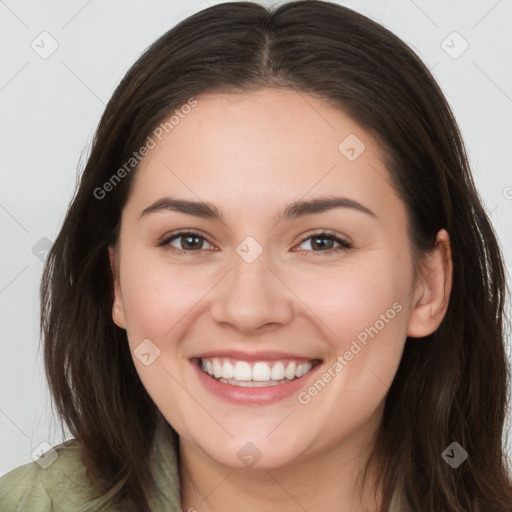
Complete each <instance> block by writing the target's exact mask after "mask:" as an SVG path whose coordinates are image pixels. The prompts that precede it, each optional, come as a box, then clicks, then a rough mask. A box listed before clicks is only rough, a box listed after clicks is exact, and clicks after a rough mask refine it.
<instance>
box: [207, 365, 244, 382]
mask: <svg viewBox="0 0 512 512" xmlns="http://www.w3.org/2000/svg"><path fill="white" fill-rule="evenodd" d="M208 373H209V372H208ZM251 374H252V371H251V365H250V364H249V363H246V362H245V361H237V362H236V364H235V374H234V375H233V378H234V379H235V380H252V375H251ZM210 375H211V374H210Z"/></svg>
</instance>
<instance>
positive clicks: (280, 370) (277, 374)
mask: <svg viewBox="0 0 512 512" xmlns="http://www.w3.org/2000/svg"><path fill="white" fill-rule="evenodd" d="M270 378H271V379H272V380H282V379H284V364H283V363H281V362H280V361H278V362H277V363H276V364H275V365H274V366H272V371H271V372H270ZM267 380H268V379H267Z"/></svg>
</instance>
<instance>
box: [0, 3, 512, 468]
mask: <svg viewBox="0 0 512 512" xmlns="http://www.w3.org/2000/svg"><path fill="white" fill-rule="evenodd" d="M214 3H219V2H213V1H211V0H210V1H197V2H194V1H184V0H172V1H170V0H167V1H156V0H152V1H147V0H146V1H142V0H138V1H126V0H124V1H121V0H116V1H114V0H110V1H109V2H106V1H100V0H89V1H87V0H79V1H75V0H73V1H70V0H68V1H64V0H62V1H36V0H31V1H14V0H0V27H1V31H0V140H1V141H2V146H1V151H0V180H1V181H0V183H1V188H0V229H1V232H0V236H1V242H0V243H1V248H2V249H1V252H0V322H1V324H0V325H1V331H0V332H1V336H2V338H1V344H0V393H1V394H0V475H2V474H4V473H6V472H8V471H10V470H11V469H13V468H14V467H16V466H18V465H20V464H24V463H27V462H30V461H31V460H32V458H31V453H32V452H33V450H34V449H36V448H37V447H38V446H40V443H42V442H47V443H49V444H50V445H55V444H58V443H59V442H61V441H62V438H61V437H60V435H59V429H58V428H56V423H55V421H54V419H53V418H52V416H51V413H50V408H49V403H50V401H49V394H48V390H47V386H46V381H45V378H44V373H43V365H42V357H41V355H42V354H41V349H40V348H39V335H38V314H39V313H38V310H39V307H38V287H39V280H40V277H41V270H42V262H41V261H40V260H41V259H42V257H43V256H44V248H45V243H47V242H45V240H43V241H41V239H44V238H47V239H49V240H54V238H55V236H56V234H57V232H58V229H59V226H60V224H61V222H62V220H63V217H64V213H65V211H66V208H67V205H68V203H69V201H70V199H71V197H72V194H73V191H74V187H75V181H76V176H77V170H78V169H79V160H80V158H82V161H83V160H85V158H86V156H87V154H88V149H89V143H90V141H91V139H92V135H93V132H94V130H95V128H96V125H97V122H98V121H99V117H100V115H101V113H102V111H103V109H104V106H105V104H106V102H107V101H108V99H109V97H110V96H111V94H112V92H113V91H114V89H115V87H116V85H117V84H118V82H119V81H120V79H121V78H122V77H123V75H124V73H125V72H126V71H127V70H128V68H129V67H130V65H131V64H132V63H133V62H134V61H135V60H136V59H137V57H138V56H139V55H140V53H141V52H142V51H143V50H144V49H145V48H146V47H147V46H148V45H149V44H150V43H152V42H153V41H154V40H155V39H156V38H157V37H158V36H160V35H161V34H162V33H164V32H166V31H167V30H168V29H170V28H171V27H172V26H174V25H175V24H176V23H177V22H178V21H180V20H181V19H183V18H185V17H187V16H189V15H190V14H192V13H193V12H196V11H198V10H200V9H203V8H205V7H207V6H208V5H212V4H214ZM265 3H270V2H268V1H267V2H265ZM339 3H341V4H342V5H347V6H349V7H352V8H354V9H355V10H358V11H360V12H362V13H364V14H366V15H368V16H369V17H371V18H373V19H374V20H376V21H377V22H380V23H382V24H383V25H384V26H386V27H388V28H389V29H391V30H392V31H393V32H394V33H396V34H397V35H398V36H400V37H401V38H402V39H404V40H405V41H406V42H407V43H408V44H409V45H411V46H412V47H413V48H414V49H415V50H416V52H417V53H418V54H419V55H420V57H421V58H422V59H423V60H424V62H425V63H426V64H427V66H428V67H429V68H430V69H431V70H432V72H433V74H434V76H435V77H436V79H437V80H438V82H439V84H440V86H441V88H442V89H443V91H444V92H445V94H446V96H447V98H448V101H449V102H450V104H451V106H452V108H453V110H454V112H455V115H456V117H457V119H458V122H459V124H460V127H461V129H462V133H463V136H464V138H465V142H466V144H467V148H468V152H469V157H470V162H471V164H472V167H473V172H474V176H475V181H476V184H477V188H478V189H479V191H480V193H481V195H482V197H483V199H484V202H485V205H486V207H487V210H488V212H489V213H490V217H491V220H492V222H493V223H494V226H495V228H496V230H497V233H498V236H499V238H500V240H501V244H502V246H503V249H504V253H505V256H506V259H507V267H508V269H509V272H510V268H511V256H512V236H511V233H512V229H511V227H512V171H511V162H512V149H511V148H512V57H511V49H512V31H511V30H510V27H511V26H512V1H511V0H473V1H467V0H466V1H463V0H457V1H455V0H443V1H441V0H438V1H429V2H426V1H420V0H415V1H412V0H392V1H384V0H374V1H367V0H365V1H346V2H342V1H340V2H339ZM44 31H46V32H48V33H49V34H50V36H51V37H50V36H44V35H43V36H41V35H40V34H41V33H42V32H44ZM454 31H456V32H458V33H459V34H460V36H462V38H463V39H462V38H460V37H459V36H457V35H453V34H452V33H453V32H454ZM52 38H53V39H54V40H55V41H56V42H57V43H58V48H57V49H56V51H55V52H54V53H53V54H52V55H50V56H48V57H47V58H46V59H43V58H42V57H41V56H40V55H39V54H38V53H36V51H34V50H33V49H32V47H31V44H32V45H34V46H35V47H36V48H38V51H39V52H43V51H48V50H49V49H51V44H52ZM443 41H445V42H444V43H443ZM464 41H467V44H468V45H469V46H468V48H467V50H466V51H465V52H464V53H462V54H461V55H460V56H458V57H457V58H454V56H457V54H458V53H460V51H461V50H462V49H463V48H464V46H465V43H464ZM450 53H451V55H450ZM34 246H36V249H37V248H39V250H35V252H36V254H34V253H33V247H34ZM508 304H509V308H510V302H509V303H508ZM508 350H509V352H510V348H509V349H508ZM45 446H46V445H45ZM509 450H510V448H509ZM511 453H512V452H511ZM469 456H470V457H471V453H470V454H469Z"/></svg>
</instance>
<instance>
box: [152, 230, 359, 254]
mask: <svg viewBox="0 0 512 512" xmlns="http://www.w3.org/2000/svg"><path fill="white" fill-rule="evenodd" d="M185 235H196V236H197V237H198V238H202V239H203V240H204V241H205V242H207V243H208V244H210V245H212V246H214V244H213V243H212V242H210V241H209V239H208V237H207V236H205V235H204V234H203V233H201V232H200V231H198V230H196V229H193V228H190V229H185V230H178V231H176V232H171V233H167V234H165V235H164V236H163V237H162V238H161V239H160V240H159V242H158V245H159V246H169V248H170V250H173V251H178V252H180V253H182V254H183V253H184V254H192V253H197V254H200V253H202V252H203V251H204V250H205V249H200V250H197V251H194V250H187V249H178V248H177V247H172V246H171V245H169V243H170V242H171V241H172V240H173V239H178V238H180V237H182V236H185ZM321 236H325V237H326V238H331V239H333V240H334V241H335V242H336V243H338V244H339V245H340V246H339V247H335V248H331V249H325V250H324V251H305V250H304V249H302V250H300V251H302V252H308V253H316V254H325V253H336V252H338V251H341V250H347V249H351V248H352V247H353V244H352V241H351V240H350V239H347V238H346V237H344V236H342V235H339V234H338V233H336V232H334V231H331V230H328V229H324V230H316V231H313V232H310V233H308V234H303V235H301V239H300V241H299V242H298V243H297V244H295V246H294V247H297V246H298V245H299V246H300V245H302V244H303V243H304V242H305V241H307V240H309V239H310V238H315V237H318V238H319V237H321ZM209 250H210V251H211V249H209ZM292 250H295V252H299V249H292Z"/></svg>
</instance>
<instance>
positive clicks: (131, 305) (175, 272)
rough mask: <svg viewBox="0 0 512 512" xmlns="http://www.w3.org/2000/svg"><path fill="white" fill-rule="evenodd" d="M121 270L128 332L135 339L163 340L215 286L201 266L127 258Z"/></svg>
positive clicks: (208, 273) (212, 279)
mask: <svg viewBox="0 0 512 512" xmlns="http://www.w3.org/2000/svg"><path fill="white" fill-rule="evenodd" d="M123 263H124V264H125V266H124V268H122V269H121V272H122V274H121V275H122V279H121V290H122V295H123V307H124V310H125V315H126V326H127V327H126V330H127V332H128V333H129V334H132V335H133V337H134V338H135V337H137V336H138V337H141V336H142V337H144V338H150V339H155V340H163V339H164V338H166V337H168V336H170V335H171V332H172V330H173V329H174V327H175V326H176V325H177V324H178V323H179V322H180V321H181V320H182V319H183V318H185V317H186V315H187V314H189V313H190V312H191V311H192V310H193V308H194V305H195V304H197V303H198V302H199V301H201V299H202V298H203V297H204V296H205V294H206V293H207V292H208V290H209V289H211V288H212V286H213V285H214V283H215V279H214V276H212V272H211V271H208V270H207V269H206V268H205V267H201V266H199V265H192V266H189V267H187V266H186V265H175V264H174V265H172V264H169V263H167V262H166V261H165V258H161V257H155V256H154V255H145V254H144V253H142V254H140V255H139V256H138V257H132V258H130V257H127V258H126V259H125V260H124V262H123Z"/></svg>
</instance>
